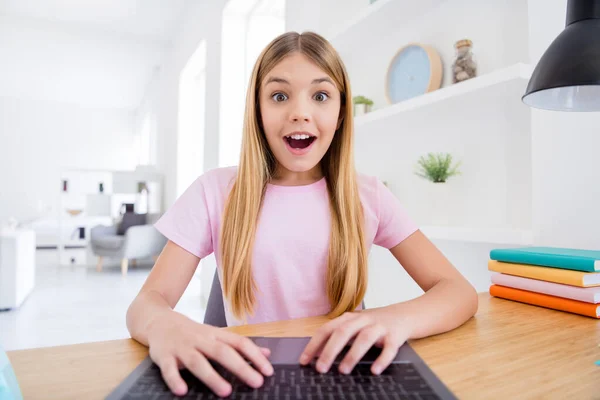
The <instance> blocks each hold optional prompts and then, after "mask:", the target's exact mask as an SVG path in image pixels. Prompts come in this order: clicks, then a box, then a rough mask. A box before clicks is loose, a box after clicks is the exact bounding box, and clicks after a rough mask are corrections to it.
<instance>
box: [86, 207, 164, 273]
mask: <svg viewBox="0 0 600 400" xmlns="http://www.w3.org/2000/svg"><path fill="white" fill-rule="evenodd" d="M159 217H160V215H158V214H148V215H147V216H146V223H145V224H144V225H136V226H131V227H129V228H127V230H126V231H125V233H124V234H123V235H119V234H118V233H117V231H118V227H117V226H104V225H97V226H95V227H93V228H92V229H91V232H90V244H91V247H92V252H93V253H94V255H96V256H98V264H97V266H96V270H97V271H98V272H100V271H102V263H103V259H104V257H108V258H120V259H121V272H122V273H123V275H126V274H127V269H128V267H129V260H132V261H133V262H135V260H136V259H139V258H149V257H156V256H158V255H159V254H160V252H161V251H162V249H163V247H164V246H165V245H166V244H167V239H166V238H165V237H164V236H163V235H162V234H161V233H160V232H159V231H158V230H157V229H156V228H155V227H154V226H153V224H154V223H155V222H156V221H157V220H158V218H159Z"/></svg>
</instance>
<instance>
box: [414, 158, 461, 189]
mask: <svg viewBox="0 0 600 400" xmlns="http://www.w3.org/2000/svg"><path fill="white" fill-rule="evenodd" d="M417 166H418V170H417V171H416V172H415V173H416V174H417V175H418V176H420V177H421V178H424V179H427V180H429V181H431V182H434V183H444V182H446V180H448V178H450V177H452V176H455V175H460V171H459V170H458V167H459V166H460V162H458V163H456V164H454V165H452V154H449V153H428V154H427V156H421V157H420V158H419V161H418V162H417Z"/></svg>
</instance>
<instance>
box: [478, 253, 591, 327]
mask: <svg viewBox="0 0 600 400" xmlns="http://www.w3.org/2000/svg"><path fill="white" fill-rule="evenodd" d="M488 269H489V270H490V271H492V285H491V286H490V295H492V296H494V297H500V298H503V299H508V300H513V301H518V302H521V303H527V304H532V305H536V306H541V307H546V308H552V309H555V310H561V311H566V312H571V313H575V314H580V315H586V316H588V317H593V318H600V251H593V250H582V249H566V248H558V247H522V248H514V249H494V250H492V251H491V252H490V260H489V261H488Z"/></svg>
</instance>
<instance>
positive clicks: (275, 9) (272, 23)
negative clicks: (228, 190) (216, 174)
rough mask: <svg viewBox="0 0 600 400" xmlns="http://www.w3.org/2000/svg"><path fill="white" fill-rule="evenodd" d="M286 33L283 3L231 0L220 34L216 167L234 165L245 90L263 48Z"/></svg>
mask: <svg viewBox="0 0 600 400" xmlns="http://www.w3.org/2000/svg"><path fill="white" fill-rule="evenodd" d="M284 31H285V0H230V1H229V2H228V3H227V6H226V7H225V9H224V11H223V25H222V34H221V44H222V49H221V105H220V115H219V118H220V121H219V129H220V133H219V166H221V167H224V166H231V165H237V164H238V162H239V156H240V148H241V145H242V130H243V121H244V107H245V103H246V91H247V87H248V83H249V81H250V76H251V74H252V68H253V67H254V63H255V62H256V59H257V58H258V55H259V54H260V52H261V51H262V49H263V48H264V47H265V46H266V45H267V44H268V43H269V42H270V41H271V40H273V39H274V38H275V37H276V36H278V35H280V34H282V33H283V32H284Z"/></svg>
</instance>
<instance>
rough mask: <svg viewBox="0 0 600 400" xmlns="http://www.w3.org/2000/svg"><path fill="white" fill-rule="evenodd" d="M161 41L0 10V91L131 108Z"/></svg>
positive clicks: (157, 56) (157, 58)
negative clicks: (5, 13)
mask: <svg viewBox="0 0 600 400" xmlns="http://www.w3.org/2000/svg"><path fill="white" fill-rule="evenodd" d="M164 49H165V45H164V44H162V43H156V42H154V41H151V40H147V39H146V40H143V39H140V38H137V37H134V38H131V37H129V36H128V35H125V34H123V35H119V34H117V33H112V32H110V31H101V30H100V31H97V30H94V29H93V28H90V27H85V25H84V27H82V26H78V25H74V26H72V25H69V24H68V23H59V22H51V21H46V20H43V19H34V20H32V19H28V18H24V17H15V16H11V17H7V16H2V15H0V60H2V63H1V64H0V95H2V96H9V97H19V98H26V99H39V100H47V101H59V102H64V103H73V104H82V105H86V106H89V107H97V108H118V109H122V108H126V109H129V110H131V111H133V110H135V109H136V108H137V107H138V106H139V104H140V102H141V100H142V95H143V93H144V91H145V90H146V85H147V84H148V82H149V81H150V79H151V76H152V66H153V65H157V64H158V63H159V61H160V59H161V58H162V56H163V53H164Z"/></svg>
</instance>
